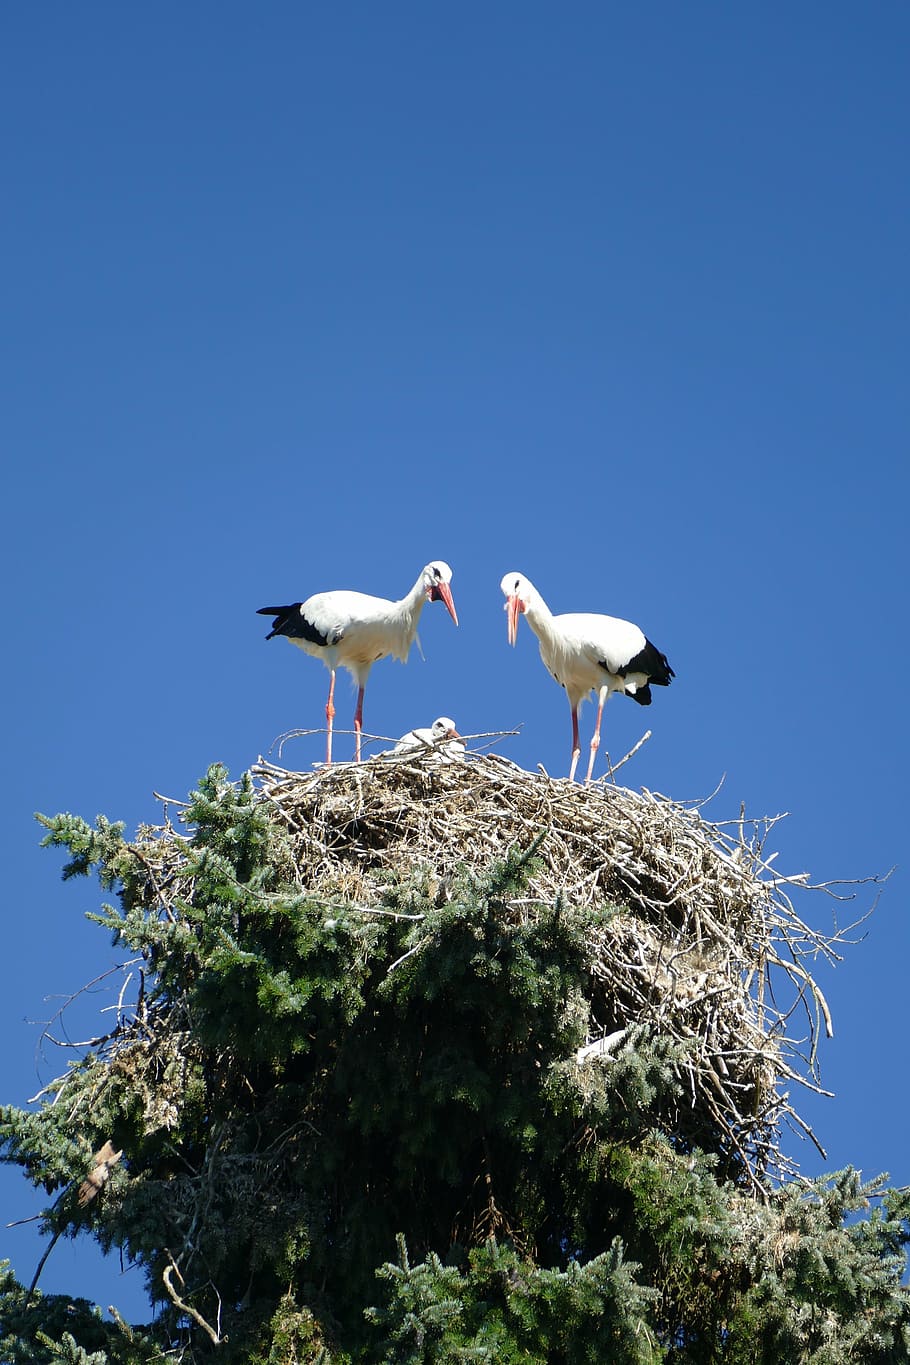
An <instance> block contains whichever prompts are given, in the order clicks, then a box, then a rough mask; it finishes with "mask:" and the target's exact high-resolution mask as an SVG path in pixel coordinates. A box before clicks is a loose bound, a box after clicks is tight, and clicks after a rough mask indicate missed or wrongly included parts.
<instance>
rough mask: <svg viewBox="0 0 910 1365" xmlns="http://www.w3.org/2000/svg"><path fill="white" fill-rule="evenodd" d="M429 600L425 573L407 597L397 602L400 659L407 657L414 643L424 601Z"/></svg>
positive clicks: (398, 652) (396, 615)
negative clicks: (425, 585)
mask: <svg viewBox="0 0 910 1365" xmlns="http://www.w3.org/2000/svg"><path fill="white" fill-rule="evenodd" d="M426 600H427V593H426V588H425V587H424V582H423V575H421V576H420V578H418V580H417V582H416V583H415V584H414V586H413V588H412V589H411V591H410V592H409V593H408V594H407V596H406V597H402V598H401V600H400V601H398V602H396V603H395V611H394V621H395V624H396V626H397V628H398V630H399V631H400V639H401V648H400V650H397V651H396V655H397V657H398V658H399V659H406V658H407V656H408V651H409V650H410V648H411V645H412V644H413V643H414V636H415V635H416V634H417V623H418V621H419V620H420V613H421V612H422V611H423V607H424V603H425V602H426Z"/></svg>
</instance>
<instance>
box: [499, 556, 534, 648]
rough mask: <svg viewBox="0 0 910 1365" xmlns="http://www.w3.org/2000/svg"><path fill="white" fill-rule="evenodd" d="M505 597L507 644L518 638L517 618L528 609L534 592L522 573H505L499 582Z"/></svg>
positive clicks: (512, 643) (511, 643)
mask: <svg viewBox="0 0 910 1365" xmlns="http://www.w3.org/2000/svg"><path fill="white" fill-rule="evenodd" d="M500 587H501V588H502V590H503V592H504V593H505V598H506V607H505V609H506V611H507V612H508V623H509V644H510V645H514V643H515V641H516V639H517V638H518V618H519V616H521V615H522V614H523V613H524V612H526V611H527V610H528V607H529V605H530V602H531V597H532V594H533V592H534V589H533V588H532V586H531V584H530V583H529V582H528V580H527V579H526V578H525V576H524V574H520V573H507V574H506V576H505V578H504V579H503V580H502V583H501V584H500Z"/></svg>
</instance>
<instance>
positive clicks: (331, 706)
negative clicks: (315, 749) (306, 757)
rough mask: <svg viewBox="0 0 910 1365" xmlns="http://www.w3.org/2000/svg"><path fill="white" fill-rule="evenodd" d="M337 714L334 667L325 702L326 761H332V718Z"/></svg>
mask: <svg viewBox="0 0 910 1365" xmlns="http://www.w3.org/2000/svg"><path fill="white" fill-rule="evenodd" d="M334 715H335V670H334V668H333V669H332V680H331V682H330V683H329V699H328V701H327V702H326V704H325V721H326V725H327V726H328V739H327V740H326V747H325V761H326V763H331V761H332V720H333V718H334Z"/></svg>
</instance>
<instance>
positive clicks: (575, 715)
mask: <svg viewBox="0 0 910 1365" xmlns="http://www.w3.org/2000/svg"><path fill="white" fill-rule="evenodd" d="M580 753H581V745H580V744H579V743H578V707H577V706H573V707H572V766H571V768H570V769H569V781H570V782H574V781H575V769H576V767H577V766H578V755H579V754H580Z"/></svg>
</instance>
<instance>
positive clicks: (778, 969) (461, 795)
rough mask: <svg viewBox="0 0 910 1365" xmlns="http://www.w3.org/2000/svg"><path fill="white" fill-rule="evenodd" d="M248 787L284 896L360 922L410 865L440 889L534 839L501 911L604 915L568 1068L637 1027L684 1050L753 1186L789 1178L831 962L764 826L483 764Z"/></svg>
mask: <svg viewBox="0 0 910 1365" xmlns="http://www.w3.org/2000/svg"><path fill="white" fill-rule="evenodd" d="M253 775H254V778H255V780H256V783H257V786H258V790H259V792H260V794H261V797H262V799H263V800H264V801H267V802H268V803H269V805H270V806H271V807H272V810H273V812H274V814H275V816H276V817H277V818H278V819H279V820H280V821H281V822H282V823H283V824H284V826H285V827H286V829H287V832H288V835H289V836H290V838H291V841H292V844H293V847H294V850H295V863H296V868H297V876H298V879H299V883H300V885H301V888H302V889H304V890H307V891H309V892H313V893H318V894H319V895H322V896H326V897H329V898H339V899H344V900H345V901H346V902H347V903H353V904H354V905H355V906H360V907H362V908H363V910H364V913H370V908H371V907H374V906H375V905H376V902H377V898H378V896H380V895H381V887H382V885H383V884H387V882H388V877H389V874H393V875H394V874H399V875H402V876H407V875H409V874H410V873H412V872H413V870H414V868H415V867H417V866H421V865H424V866H426V867H427V868H428V869H431V870H432V874H433V876H434V878H435V880H436V882H437V883H438V884H440V885H442V886H444V885H445V884H446V882H447V881H448V880H450V879H451V878H452V877H454V876H456V875H457V874H458V872H459V871H460V870H461V869H463V868H470V869H480V868H483V867H486V866H489V864H490V863H491V862H492V861H493V860H495V859H499V858H501V857H503V856H504V855H505V854H506V853H507V851H508V850H509V849H511V848H513V847H514V846H516V845H518V846H520V847H523V848H524V847H527V846H528V845H529V844H530V843H531V841H532V840H533V839H535V838H537V837H538V836H542V838H541V841H540V844H539V847H538V849H537V852H536V858H537V862H536V870H535V871H534V872H533V873H532V875H531V878H530V882H529V884H528V886H527V888H526V891H525V892H524V894H523V896H522V898H521V900H520V901H516V902H515V906H514V909H515V911H516V913H521V914H523V915H529V914H534V913H535V907H538V908H539V907H540V906H547V905H552V904H553V902H554V900H555V898H556V897H560V898H561V899H562V901H563V903H566V904H571V905H573V906H575V907H586V906H592V907H593V906H600V905H603V904H605V903H606V904H608V905H611V906H615V907H618V910H617V913H615V914H614V915H612V916H611V917H609V918H608V919H607V920H606V921H604V919H603V917H602V916H600V917H595V916H592V924H591V928H590V932H589V934H588V939H587V941H588V947H589V951H590V972H591V982H592V1015H591V1029H592V1035H593V1037H592V1042H591V1044H590V1045H589V1046H588V1047H585V1048H582V1049H581V1050H580V1051H579V1054H578V1058H577V1061H578V1064H579V1065H580V1066H583V1065H587V1064H589V1063H591V1062H592V1061H593V1059H594V1058H595V1057H598V1056H599V1057H600V1058H601V1059H604V1061H605V1062H606V1063H607V1064H608V1063H609V1057H610V1053H611V1051H615V1049H616V1048H617V1047H619V1046H620V1045H621V1043H622V1039H623V1037H624V1036H625V1034H626V1033H627V1032H628V1030H629V1029H630V1028H631V1027H632V1026H634V1025H637V1024H644V1025H647V1026H649V1027H650V1028H652V1029H653V1030H654V1031H655V1032H659V1033H660V1034H662V1035H664V1036H669V1037H670V1038H672V1039H674V1040H675V1041H677V1042H679V1043H682V1044H684V1053H685V1056H686V1057H687V1059H688V1060H687V1061H686V1063H685V1067H686V1070H687V1071H688V1077H687V1089H688V1090H689V1092H690V1094H691V1101H692V1104H693V1105H700V1106H702V1108H703V1111H704V1112H705V1114H706V1116H707V1119H708V1120H709V1121H710V1122H712V1123H713V1124H715V1125H719V1126H720V1128H721V1130H722V1132H723V1133H724V1134H725V1135H726V1140H727V1144H728V1146H729V1148H730V1149H731V1151H732V1152H734V1153H735V1154H736V1155H737V1156H738V1157H739V1158H740V1159H741V1161H742V1163H743V1165H744V1168H745V1169H747V1170H748V1171H749V1172H750V1173H752V1175H753V1176H754V1177H758V1176H760V1175H763V1174H764V1173H766V1172H768V1171H771V1172H772V1173H784V1172H785V1171H787V1170H790V1169H792V1163H790V1162H788V1161H786V1160H785V1159H784V1157H783V1156H782V1154H781V1150H780V1127H781V1121H782V1120H783V1119H788V1120H790V1121H791V1122H792V1123H794V1124H795V1125H796V1126H797V1127H798V1129H799V1130H801V1131H802V1132H803V1133H805V1134H807V1135H808V1136H809V1137H811V1138H812V1140H813V1141H815V1138H814V1135H813V1134H812V1132H811V1129H810V1128H809V1126H808V1125H807V1124H806V1123H805V1122H803V1120H801V1119H800V1118H799V1116H798V1115H797V1114H796V1112H795V1110H794V1109H793V1108H792V1106H791V1105H790V1103H789V1097H788V1094H787V1092H786V1091H785V1089H784V1087H785V1085H786V1084H787V1083H788V1082H790V1081H796V1082H798V1083H800V1084H802V1085H805V1086H808V1087H809V1088H811V1089H814V1090H816V1091H820V1089H821V1087H820V1085H819V1083H818V1076H817V1069H816V1045H817V1040H818V1037H819V1035H820V1033H821V1032H822V1031H825V1032H827V1033H830V1032H831V1019H830V1015H829V1012H828V1007H827V1004H826V1002H825V999H824V996H823V994H822V992H821V990H820V989H819V987H818V985H817V984H816V983H815V981H814V980H813V978H812V975H811V972H810V970H809V964H810V963H811V962H812V961H813V960H814V959H815V958H816V957H817V956H818V954H819V953H821V954H823V955H825V956H828V957H829V958H836V957H837V956H838V955H837V953H836V952H835V951H834V945H835V944H837V943H838V942H839V941H840V939H841V937H842V935H841V934H839V933H834V934H833V935H824V934H822V933H820V932H818V931H817V930H814V929H811V928H809V926H808V925H807V924H806V923H804V922H803V920H802V919H801V918H800V917H799V915H798V914H797V913H796V910H795V909H794V906H793V903H792V900H791V898H790V895H791V892H792V891H793V890H794V888H797V887H799V888H803V887H805V886H806V885H807V881H806V878H805V877H804V876H798V877H793V878H787V877H781V876H779V875H777V874H776V873H775V872H774V871H773V870H772V869H771V866H770V862H771V859H769V858H768V857H766V856H765V853H764V843H765V840H766V838H767V834H768V831H769V829H770V828H771V827H772V826H773V824H774V823H775V819H771V820H762V821H752V820H746V819H745V818H744V817H742V816H741V817H740V818H739V819H738V820H735V821H732V822H729V823H727V824H714V823H710V822H708V821H707V820H706V819H705V818H704V817H703V814H702V811H701V807H700V805H698V804H696V805H680V804H678V803H676V802H673V801H671V800H668V799H667V798H665V797H663V796H660V795H657V794H654V793H651V792H648V791H641V792H635V791H632V790H629V789H628V788H625V787H621V786H618V785H613V784H610V783H604V782H598V783H594V784H591V785H587V786H582V785H580V784H576V783H572V782H569V781H567V780H565V779H554V778H550V777H548V776H547V775H545V774H543V773H529V772H527V771H525V770H523V769H521V768H519V767H517V766H516V765H515V764H513V763H511V762H509V761H508V760H506V759H504V758H502V757H501V756H499V755H497V754H486V755H479V754H469V755H468V759H467V761H465V762H444V761H441V760H440V757H439V755H438V754H436V753H434V752H432V751H419V752H415V753H413V754H408V755H403V756H399V755H396V756H394V758H393V759H391V760H390V756H389V755H379V756H377V757H375V758H372V759H369V760H368V761H366V762H364V763H361V764H336V765H334V766H331V767H325V766H322V767H319V768H318V769H317V770H316V771H314V772H310V773H295V772H291V771H288V770H286V769H283V768H279V767H276V766H275V765H273V764H271V763H268V762H266V761H263V760H260V762H259V763H258V764H257V765H256V766H255V767H254V769H253ZM823 889H829V888H828V887H827V886H826V887H825V888H823ZM832 894H834V893H833V892H832ZM425 950H429V949H425ZM595 997H596V999H595ZM797 1019H798V1020H799V1023H798V1028H799V1031H800V1033H801V1035H802V1036H801V1037H800V1038H799V1039H796V1038H793V1037H792V1036H791V1034H792V1033H793V1030H794V1021H795V1020H797ZM601 1064H603V1061H602V1063H601ZM816 1145H817V1144H816Z"/></svg>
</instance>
